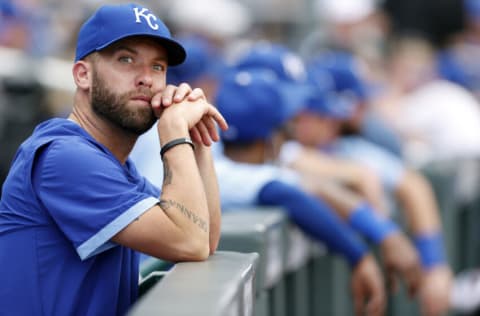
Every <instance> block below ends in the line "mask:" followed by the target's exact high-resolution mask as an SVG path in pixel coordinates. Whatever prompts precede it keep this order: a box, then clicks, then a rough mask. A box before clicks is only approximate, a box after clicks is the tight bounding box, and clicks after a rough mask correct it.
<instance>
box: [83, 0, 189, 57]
mask: <svg viewBox="0 0 480 316" xmlns="http://www.w3.org/2000/svg"><path fill="white" fill-rule="evenodd" d="M130 36H150V37H152V38H155V39H158V41H159V42H160V43H161V44H162V45H163V47H165V49H166V50H167V56H168V64H169V65H178V64H181V63H182V62H183V61H184V60H185V57H186V53H185V49H184V48H183V47H182V45H180V44H179V43H178V42H176V41H175V40H173V39H172V36H171V34H170V31H169V30H168V28H167V26H166V25H165V24H164V23H163V22H162V21H161V20H160V19H159V18H158V17H156V16H155V15H154V14H153V13H152V12H151V11H150V10H149V9H147V8H145V7H143V6H140V5H137V4H134V3H130V4H122V5H105V6H102V7H100V8H99V9H98V10H97V11H96V12H95V13H94V14H93V15H92V16H91V17H90V18H89V19H88V20H87V21H85V23H84V24H83V25H82V27H81V29H80V32H79V34H78V40H77V50H76V55H75V62H76V61H78V60H80V59H82V58H84V57H85V56H87V55H89V54H91V53H93V52H95V51H100V50H102V49H104V48H106V47H107V46H109V45H110V44H113V43H114V42H116V41H119V40H121V39H124V38H126V37H130Z"/></svg>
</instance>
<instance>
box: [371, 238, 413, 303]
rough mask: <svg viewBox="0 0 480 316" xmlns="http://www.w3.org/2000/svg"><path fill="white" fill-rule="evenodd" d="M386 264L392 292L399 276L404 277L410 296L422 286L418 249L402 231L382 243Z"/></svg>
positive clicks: (381, 248) (383, 257)
mask: <svg viewBox="0 0 480 316" xmlns="http://www.w3.org/2000/svg"><path fill="white" fill-rule="evenodd" d="M380 250H381V256H382V259H383V262H384V265H385V270H386V276H387V284H388V287H389V288H390V290H391V291H392V292H394V291H395V290H396V288H397V282H398V281H397V278H398V277H401V278H403V280H404V282H405V284H406V286H407V289H408V294H409V295H410V297H414V296H415V295H416V294H417V291H418V289H419V287H420V282H421V275H422V269H421V265H420V260H419V257H418V254H417V251H416V250H415V248H414V247H413V245H412V244H411V243H410V241H409V240H408V239H407V237H406V236H405V235H404V234H403V233H402V232H395V233H393V234H391V235H390V236H388V237H387V238H385V240H384V241H383V242H382V243H381V245H380Z"/></svg>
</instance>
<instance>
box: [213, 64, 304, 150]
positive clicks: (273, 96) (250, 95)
mask: <svg viewBox="0 0 480 316" xmlns="http://www.w3.org/2000/svg"><path fill="white" fill-rule="evenodd" d="M290 92H291V91H289V90H288V89H287V88H286V86H285V82H284V81H282V80H280V79H279V78H278V76H277V75H276V74H275V73H274V72H273V71H271V70H267V69H255V70H240V71H232V72H230V73H228V74H226V75H225V77H224V78H223V80H222V81H221V83H220V85H219V89H218V92H217V96H216V100H215V104H216V106H217V107H218V110H219V111H220V112H221V113H222V115H223V116H224V117H225V119H226V120H227V122H228V124H229V129H228V130H227V131H225V132H222V138H223V140H225V141H229V142H252V141H255V140H262V139H268V138H269V137H270V136H271V134H272V133H273V131H274V130H275V129H276V128H279V127H280V126H281V125H282V124H284V123H285V122H286V121H288V120H289V119H290V118H292V117H293V116H294V115H295V114H297V113H298V112H299V111H301V110H302V109H303V106H304V104H305V102H306V99H307V98H308V96H309V95H307V94H305V95H303V97H301V96H300V95H299V94H292V93H290Z"/></svg>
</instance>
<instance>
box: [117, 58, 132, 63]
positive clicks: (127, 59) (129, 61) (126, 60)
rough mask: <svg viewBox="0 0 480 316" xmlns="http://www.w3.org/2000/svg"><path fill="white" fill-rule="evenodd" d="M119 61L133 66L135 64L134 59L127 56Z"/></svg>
mask: <svg viewBox="0 0 480 316" xmlns="http://www.w3.org/2000/svg"><path fill="white" fill-rule="evenodd" d="M118 60H119V61H120V62H122V63H127V64H131V63H132V62H133V58H132V57H127V56H122V57H120V58H119V59H118Z"/></svg>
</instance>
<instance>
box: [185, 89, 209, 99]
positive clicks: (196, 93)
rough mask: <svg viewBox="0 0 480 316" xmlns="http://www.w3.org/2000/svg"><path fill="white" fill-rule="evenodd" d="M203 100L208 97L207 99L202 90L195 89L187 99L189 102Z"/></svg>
mask: <svg viewBox="0 0 480 316" xmlns="http://www.w3.org/2000/svg"><path fill="white" fill-rule="evenodd" d="M201 99H205V100H206V97H205V93H204V92H203V90H202V89H200V88H195V89H193V90H192V92H190V93H189V94H188V97H187V100H188V101H197V100H201Z"/></svg>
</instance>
